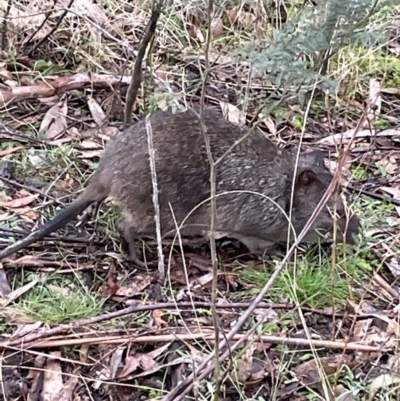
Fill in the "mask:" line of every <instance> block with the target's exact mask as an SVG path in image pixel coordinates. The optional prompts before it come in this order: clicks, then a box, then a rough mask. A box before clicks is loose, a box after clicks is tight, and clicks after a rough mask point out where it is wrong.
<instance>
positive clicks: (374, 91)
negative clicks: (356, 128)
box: [363, 78, 382, 128]
mask: <svg viewBox="0 0 400 401" xmlns="http://www.w3.org/2000/svg"><path fill="white" fill-rule="evenodd" d="M381 89H382V84H381V81H380V79H376V78H371V79H370V80H369V95H368V100H369V102H370V107H371V109H370V111H369V113H368V118H369V119H370V120H373V119H374V118H377V117H379V116H380V114H381V108H382V96H381ZM369 126H370V122H369V121H367V120H366V121H365V122H364V127H363V128H368V127H369Z"/></svg>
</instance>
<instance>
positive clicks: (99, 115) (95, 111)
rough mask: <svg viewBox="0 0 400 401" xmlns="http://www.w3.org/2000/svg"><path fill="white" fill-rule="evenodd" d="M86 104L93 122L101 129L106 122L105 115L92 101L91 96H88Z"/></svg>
mask: <svg viewBox="0 0 400 401" xmlns="http://www.w3.org/2000/svg"><path fill="white" fill-rule="evenodd" d="M87 103H88V106H89V110H90V113H91V114H92V117H93V120H94V121H95V123H96V124H97V126H98V127H102V126H103V125H104V124H105V122H106V119H107V117H106V115H105V113H104V111H103V109H102V108H101V106H100V105H99V104H98V103H97V102H96V100H95V99H93V96H88V98H87Z"/></svg>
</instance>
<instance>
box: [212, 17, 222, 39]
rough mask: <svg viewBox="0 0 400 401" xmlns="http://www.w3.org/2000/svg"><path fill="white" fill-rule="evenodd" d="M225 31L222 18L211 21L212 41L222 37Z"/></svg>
mask: <svg viewBox="0 0 400 401" xmlns="http://www.w3.org/2000/svg"><path fill="white" fill-rule="evenodd" d="M223 30H224V23H223V21H222V18H214V19H213V20H212V21H211V37H212V39H218V38H219V37H221V35H222V32H223Z"/></svg>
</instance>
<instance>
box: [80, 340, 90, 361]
mask: <svg viewBox="0 0 400 401" xmlns="http://www.w3.org/2000/svg"><path fill="white" fill-rule="evenodd" d="M89 348H90V344H82V345H81V347H80V349H79V360H80V361H81V362H82V363H87V360H88V356H89Z"/></svg>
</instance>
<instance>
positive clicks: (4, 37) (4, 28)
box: [1, 0, 12, 51]
mask: <svg viewBox="0 0 400 401" xmlns="http://www.w3.org/2000/svg"><path fill="white" fill-rule="evenodd" d="M11 5H12V0H8V2H7V9H6V12H5V13H4V16H3V26H2V29H1V49H2V50H3V51H5V50H6V47H7V23H8V16H9V14H10V11H11Z"/></svg>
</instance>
